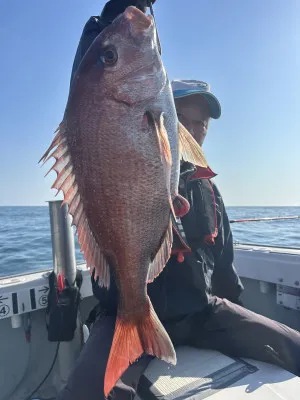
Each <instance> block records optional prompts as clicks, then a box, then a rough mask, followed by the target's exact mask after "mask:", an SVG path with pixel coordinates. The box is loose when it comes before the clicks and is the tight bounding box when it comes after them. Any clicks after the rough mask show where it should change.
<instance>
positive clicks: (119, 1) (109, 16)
mask: <svg viewBox="0 0 300 400" xmlns="http://www.w3.org/2000/svg"><path fill="white" fill-rule="evenodd" d="M155 1H156V0H109V1H108V2H107V3H106V4H105V6H104V8H103V11H102V13H101V18H102V19H103V20H105V21H107V23H111V22H112V21H113V20H114V19H115V18H116V17H117V16H118V15H119V14H121V13H122V12H124V11H125V10H126V8H127V7H129V6H135V7H137V8H139V9H140V10H141V11H143V12H144V13H145V12H146V10H147V7H149V5H150V2H151V3H152V4H153V3H155Z"/></svg>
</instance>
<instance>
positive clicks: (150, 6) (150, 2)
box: [148, 0, 161, 55]
mask: <svg viewBox="0 0 300 400" xmlns="http://www.w3.org/2000/svg"><path fill="white" fill-rule="evenodd" d="M148 7H149V8H150V12H151V15H152V17H153V22H154V26H155V32H156V40H157V46H158V51H159V54H160V55H161V45H160V40H159V36H158V30H157V25H156V21H155V16H154V11H153V5H152V0H148Z"/></svg>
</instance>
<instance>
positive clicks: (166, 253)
mask: <svg viewBox="0 0 300 400" xmlns="http://www.w3.org/2000/svg"><path fill="white" fill-rule="evenodd" d="M172 243H173V229H172V219H171V218H170V222H169V226H168V229H167V231H166V233H165V237H164V239H163V241H162V244H161V246H160V248H159V250H158V252H157V253H156V256H155V257H154V260H153V261H152V263H151V264H150V266H149V271H148V277H147V283H150V282H153V281H154V279H155V278H156V277H157V276H158V275H159V274H160V273H161V272H162V270H163V269H164V267H165V265H166V264H167V262H168V260H169V258H170V256H171V251H172Z"/></svg>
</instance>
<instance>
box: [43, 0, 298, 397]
mask: <svg viewBox="0 0 300 400" xmlns="http://www.w3.org/2000/svg"><path fill="white" fill-rule="evenodd" d="M152 3H154V1H152ZM132 6H133V7H132ZM148 6H149V1H147V0H110V1H108V2H107V3H106V5H105V7H104V9H103V11H102V13H101V16H100V17H97V16H96V17H91V19H90V20H89V21H88V22H87V24H86V25H85V27H84V30H83V33H82V36H81V40H80V43H79V46H78V49H77V53H76V56H75V59H74V64H73V69H72V75H71V85H70V94H69V99H68V103H67V107H66V110H65V114H64V119H63V121H62V123H61V124H60V126H59V128H58V131H57V134H56V136H55V138H54V140H53V142H52V144H51V145H50V147H49V149H48V150H47V151H46V153H45V154H44V156H43V157H42V159H44V160H47V159H48V158H50V157H51V156H53V157H54V158H55V159H56V162H55V164H54V166H53V167H52V169H54V170H55V171H56V172H57V174H58V176H57V179H56V181H55V183H54V185H53V187H55V188H57V189H58V190H62V191H63V193H64V202H65V203H67V204H68V206H69V212H70V214H71V215H72V217H73V224H74V225H75V226H76V227H77V233H78V241H79V243H80V245H81V249H82V251H83V252H84V256H85V259H86V261H87V265H88V266H89V267H90V268H91V271H92V286H93V293H94V295H95V297H96V298H97V299H98V300H99V305H98V306H97V307H96V308H95V309H94V310H93V311H92V312H91V314H90V318H89V321H88V323H89V325H92V328H91V330H90V335H89V338H88V340H87V342H86V344H85V345H84V347H83V349H82V351H81V354H80V356H79V358H78V359H77V361H76V364H75V365H74V368H73V369H72V371H71V373H70V376H69V379H68V382H67V385H66V387H65V388H64V389H63V390H62V391H61V392H60V393H59V395H58V397H57V399H58V400H69V399H72V400H81V399H86V398H88V399H89V400H100V399H103V398H110V399H120V400H122V399H133V398H134V396H135V394H136V392H137V386H138V382H139V379H140V377H141V375H142V374H143V372H144V370H145V368H146V367H147V366H148V364H149V362H150V361H151V360H152V359H153V357H154V356H156V357H158V358H161V359H163V360H165V361H167V362H170V363H173V364H175V363H176V352H175V349H176V346H178V345H183V344H186V345H190V346H195V347H199V348H209V349H215V350H218V351H221V352H224V353H226V354H228V355H229V356H237V357H250V358H254V359H257V360H261V361H266V362H270V363H274V364H278V365H280V366H282V367H283V368H285V369H287V370H289V371H291V372H293V373H295V374H297V375H299V374H300V333H299V332H296V331H294V330H292V329H290V328H288V327H287V326H284V325H282V324H279V323H278V322H275V321H273V320H270V319H268V318H265V317H262V316H260V315H258V314H255V313H253V312H251V311H249V310H247V309H245V308H244V307H242V305H241V302H240V300H239V297H240V295H241V293H242V291H243V286H242V283H241V281H240V279H239V277H238V275H237V273H236V270H235V268H234V265H233V240H232V232H231V229H230V224H229V220H228V217H227V213H226V209H225V206H224V203H223V200H222V196H221V194H220V192H219V190H218V189H217V187H216V185H215V183H213V181H212V180H211V178H213V177H214V176H215V174H214V173H213V172H212V170H211V169H210V168H209V166H208V164H207V162H206V160H205V157H204V155H203V153H202V150H201V147H200V146H201V145H202V144H203V141H204V139H205V136H206V134H207V130H208V126H209V122H210V120H211V118H213V119H218V118H219V117H220V115H221V106H220V103H219V101H218V100H217V98H216V97H215V96H214V95H213V94H212V93H211V91H210V87H209V85H208V84H206V83H205V82H202V81H195V80H175V81H173V82H172V85H171V84H170V83H169V81H168V79H167V76H166V73H165V69H164V68H163V65H162V61H161V58H160V55H159V45H158V41H157V36H156V32H155V29H154V27H155V26H154V21H153V18H150V17H147V16H146V15H145V13H146V11H147V7H148ZM153 44H154V45H153ZM174 101H175V104H174ZM54 148H56V149H55V150H54V151H53V153H51V154H50V151H51V150H53V149H54ZM49 154H50V155H49Z"/></svg>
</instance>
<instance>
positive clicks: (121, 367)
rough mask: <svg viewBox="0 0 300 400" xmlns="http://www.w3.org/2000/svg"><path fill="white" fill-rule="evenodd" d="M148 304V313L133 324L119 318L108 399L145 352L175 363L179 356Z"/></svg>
mask: <svg viewBox="0 0 300 400" xmlns="http://www.w3.org/2000/svg"><path fill="white" fill-rule="evenodd" d="M148 301H149V303H148V304H149V308H148V312H147V314H146V315H145V316H143V317H141V319H140V320H138V321H135V322H132V321H126V320H125V319H122V317H121V316H118V317H117V320H116V326H115V333H114V338H113V342H112V346H111V350H110V354H109V358H108V362H107V366H106V372H105V378H104V396H105V397H106V398H107V396H108V394H109V393H110V391H111V390H112V389H113V387H114V386H115V384H116V383H117V381H118V380H119V379H120V377H121V376H122V374H123V373H124V372H125V371H126V370H127V368H128V367H129V365H130V364H132V363H134V362H135V361H136V360H137V359H138V358H139V357H141V356H142V355H143V354H144V353H146V354H149V355H153V356H156V357H157V358H160V359H161V360H164V361H166V362H168V363H172V364H174V365H175V364H176V353H175V350H174V347H173V344H172V342H171V339H170V338H169V336H168V334H167V332H166V331H165V329H164V327H163V325H162V324H161V322H160V320H159V319H158V317H157V315H156V313H155V311H154V309H153V307H152V304H151V302H150V299H149V298H148Z"/></svg>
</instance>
